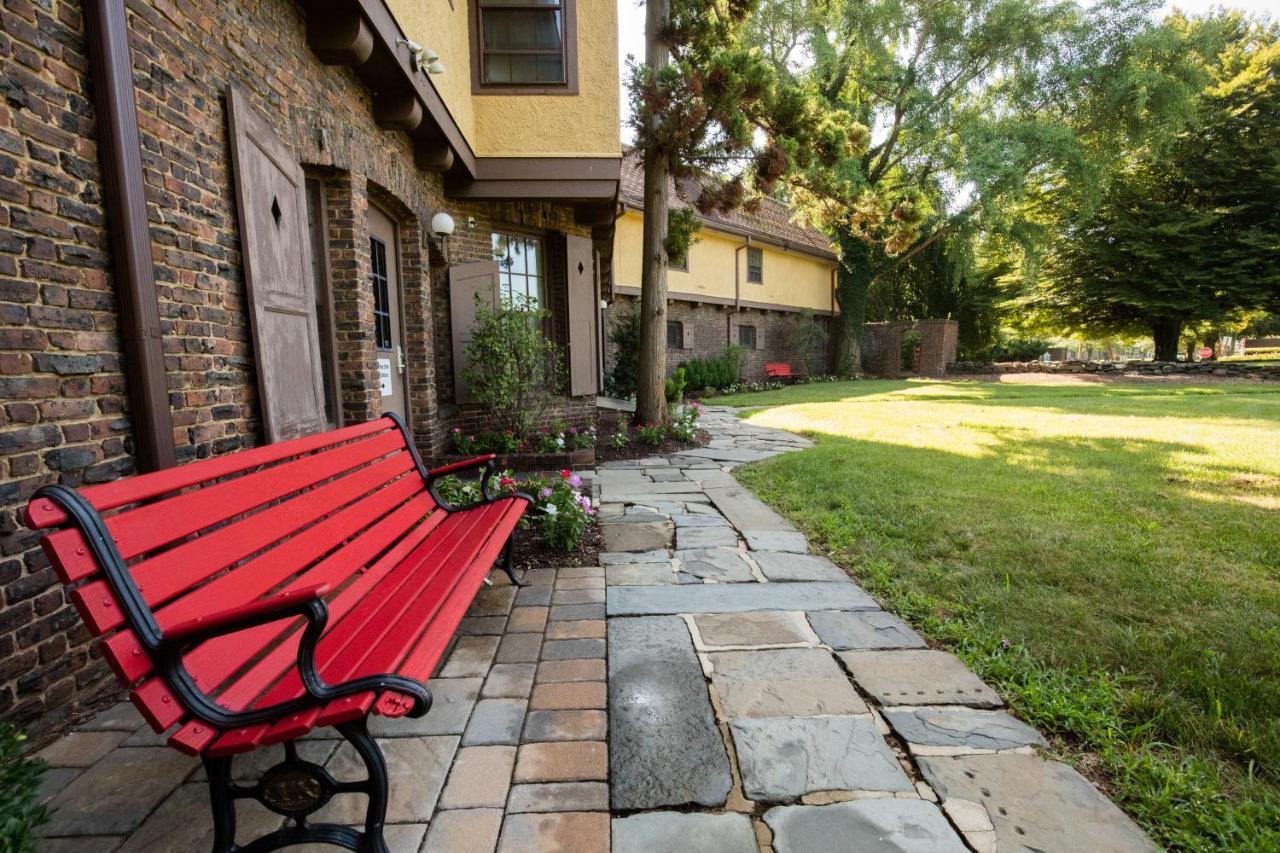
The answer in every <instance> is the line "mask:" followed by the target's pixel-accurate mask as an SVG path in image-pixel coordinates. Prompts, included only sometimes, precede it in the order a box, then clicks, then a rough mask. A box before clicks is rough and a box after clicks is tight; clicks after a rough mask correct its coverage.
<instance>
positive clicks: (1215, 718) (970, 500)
mask: <svg viewBox="0 0 1280 853" xmlns="http://www.w3.org/2000/svg"><path fill="white" fill-rule="evenodd" d="M816 436H817V438H818V440H819V443H818V445H817V446H816V447H814V448H813V449H810V450H807V451H804V452H801V453H795V454H788V455H784V456H781V457H778V458H776V459H772V460H769V461H766V462H763V463H758V464H756V465H752V466H749V467H748V468H747V469H744V470H742V471H741V472H740V479H742V480H743V481H744V483H745V484H746V485H748V486H749V487H751V488H752V489H753V490H755V491H756V492H757V494H759V495H760V497H761V498H762V499H764V500H766V501H767V502H769V503H770V504H772V505H773V506H774V507H775V508H777V509H778V510H779V511H781V512H783V513H784V514H786V515H788V516H789V517H790V518H791V519H792V520H794V521H795V522H796V523H797V524H798V525H799V526H801V527H802V529H804V530H805V532H806V533H808V534H810V535H811V536H812V537H813V539H814V540H815V542H816V543H817V544H819V545H821V546H824V547H825V548H826V549H827V550H829V551H831V552H832V553H833V554H835V555H836V556H837V557H838V558H840V559H841V560H842V561H843V562H844V564H845V565H851V566H854V567H855V568H854V571H855V573H857V571H858V568H857V567H858V565H859V564H862V565H864V566H867V565H871V564H875V565H877V566H881V567H886V570H887V571H889V572H891V573H892V576H893V578H894V581H895V583H900V584H904V585H907V586H909V587H910V588H912V589H915V590H919V591H921V592H923V593H926V594H928V595H930V596H932V597H933V598H934V599H935V600H936V601H937V602H939V607H941V608H942V610H943V611H944V612H943V613H940V614H938V615H939V616H942V617H948V616H957V615H962V616H963V617H964V618H972V619H976V620H978V621H979V622H981V623H982V624H984V625H987V626H989V627H990V628H992V629H994V630H995V631H997V632H999V634H1001V635H1003V636H1007V637H1011V638H1013V639H1015V640H1018V641H1020V642H1023V643H1025V644H1026V645H1027V646H1028V647H1029V648H1030V649H1031V650H1032V652H1033V653H1034V654H1035V655H1036V656H1037V657H1039V658H1040V659H1041V660H1043V661H1045V662H1047V663H1050V664H1052V665H1055V666H1061V667H1064V668H1070V667H1074V666H1092V667H1101V668H1104V669H1106V670H1107V671H1109V672H1112V673H1115V674H1117V675H1120V676H1122V677H1125V678H1127V679H1129V680H1130V683H1131V684H1132V685H1133V687H1134V692H1133V694H1132V695H1133V696H1134V701H1135V707H1134V709H1133V710H1134V712H1135V713H1138V714H1140V715H1141V716H1142V717H1143V722H1144V724H1145V725H1147V726H1149V727H1150V730H1151V731H1152V733H1153V738H1155V739H1158V740H1163V741H1167V742H1169V743H1171V744H1175V745H1177V746H1180V747H1183V748H1188V749H1192V750H1201V751H1206V752H1211V753H1214V754H1216V755H1218V756H1219V757H1221V758H1223V759H1224V760H1227V761H1229V762H1232V763H1234V764H1235V765H1236V766H1237V767H1238V768H1240V769H1241V770H1242V771H1243V772H1246V773H1247V772H1250V763H1251V762H1253V767H1252V772H1254V773H1257V774H1258V775H1259V776H1261V777H1263V778H1266V779H1269V780H1271V781H1272V782H1273V783H1274V782H1276V781H1280V721H1278V720H1277V713H1276V711H1277V709H1280V628H1278V627H1277V626H1278V625H1280V572H1278V571H1277V568H1276V566H1277V563H1276V557H1277V554H1280V525H1277V524H1276V513H1275V512H1274V511H1273V510H1267V509H1263V508H1260V507H1255V506H1250V505H1247V504H1241V503H1237V502H1223V501H1215V500H1207V499H1205V497H1204V489H1205V488H1207V487H1208V486H1207V485H1206V481H1205V480H1204V477H1205V474H1204V473H1203V472H1202V471H1200V470H1199V469H1197V470H1190V469H1189V467H1188V465H1187V462H1186V460H1187V457H1188V456H1189V455H1190V456H1203V455H1204V454H1205V451H1204V449H1203V448H1202V447H1199V446H1197V445H1194V444H1190V443H1186V442H1177V441H1147V440H1139V439H1133V438H1096V437H1089V438H1076V437H1051V438H1043V437H1035V436H1029V435H1027V434H1026V433H1024V432H1022V431H1018V432H1017V433H1014V434H1000V433H999V432H995V433H993V434H992V436H991V441H990V442H989V443H984V445H983V449H982V452H981V454H980V455H978V456H967V455H962V454H958V453H952V452H948V451H945V450H936V449H926V448H918V447H911V446H904V445H901V444H889V443H883V442H876V441H868V440H860V439H854V438H848V437H843V436H832V435H826V434H821V433H818V434H816ZM1213 488H1217V486H1213Z"/></svg>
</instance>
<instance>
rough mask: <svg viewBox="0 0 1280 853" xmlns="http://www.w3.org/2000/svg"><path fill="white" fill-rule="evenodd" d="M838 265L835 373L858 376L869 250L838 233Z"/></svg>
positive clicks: (868, 275) (857, 240) (847, 236)
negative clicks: (838, 323)
mask: <svg viewBox="0 0 1280 853" xmlns="http://www.w3.org/2000/svg"><path fill="white" fill-rule="evenodd" d="M837 239H838V240H839V243H840V266H839V268H838V269H837V270H836V302H838V303H839V305H840V325H839V329H838V330H837V338H836V373H838V374H840V375H841V376H857V375H858V374H859V373H861V372H862V324H863V322H864V321H865V320H866V318H867V292H868V291H869V290H870V288H871V251H872V249H871V247H870V246H868V245H867V244H866V243H865V242H864V241H863V240H860V239H858V238H857V237H855V236H854V235H852V234H849V233H848V232H845V231H841V232H839V233H838V234H837Z"/></svg>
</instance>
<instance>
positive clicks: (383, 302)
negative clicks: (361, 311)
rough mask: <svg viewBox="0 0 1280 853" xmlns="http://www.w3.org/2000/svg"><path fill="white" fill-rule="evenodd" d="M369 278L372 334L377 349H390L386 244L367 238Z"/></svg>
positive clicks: (376, 239)
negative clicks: (371, 288)
mask: <svg viewBox="0 0 1280 853" xmlns="http://www.w3.org/2000/svg"><path fill="white" fill-rule="evenodd" d="M369 267H370V273H369V280H370V282H371V284H372V285H373V334H374V338H375V345H376V346H377V348H378V349H391V298H390V297H389V296H388V294H387V244H386V243H384V242H382V241H381V240H379V239H378V238H377V237H370V238H369Z"/></svg>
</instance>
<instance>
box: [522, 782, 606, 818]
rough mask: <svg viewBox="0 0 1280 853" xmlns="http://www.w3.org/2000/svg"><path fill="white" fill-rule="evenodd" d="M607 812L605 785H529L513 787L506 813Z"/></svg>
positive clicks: (559, 783) (599, 783)
mask: <svg viewBox="0 0 1280 853" xmlns="http://www.w3.org/2000/svg"><path fill="white" fill-rule="evenodd" d="M608 810H609V785H608V783H607V782H533V783H530V784H526V785H513V786H512V787H511V796H510V798H509V799H508V800H507V811H508V812H510V813H512V814H517V813H521V812H603V811H608Z"/></svg>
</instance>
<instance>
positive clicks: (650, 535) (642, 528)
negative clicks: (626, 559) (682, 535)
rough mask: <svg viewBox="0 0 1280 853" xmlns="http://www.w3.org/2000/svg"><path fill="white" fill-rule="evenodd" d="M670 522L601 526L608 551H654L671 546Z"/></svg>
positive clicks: (629, 522) (615, 523)
mask: <svg viewBox="0 0 1280 853" xmlns="http://www.w3.org/2000/svg"><path fill="white" fill-rule="evenodd" d="M672 530H674V527H673V525H672V524H671V522H670V521H667V520H666V519H662V520H661V521H638V522H631V521H628V522H614V523H609V524H602V525H600V538H601V539H602V540H603V541H604V549H605V550H606V551H632V552H634V551H652V550H654V549H656V548H666V547H668V546H669V545H670V544H671V532H672Z"/></svg>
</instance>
